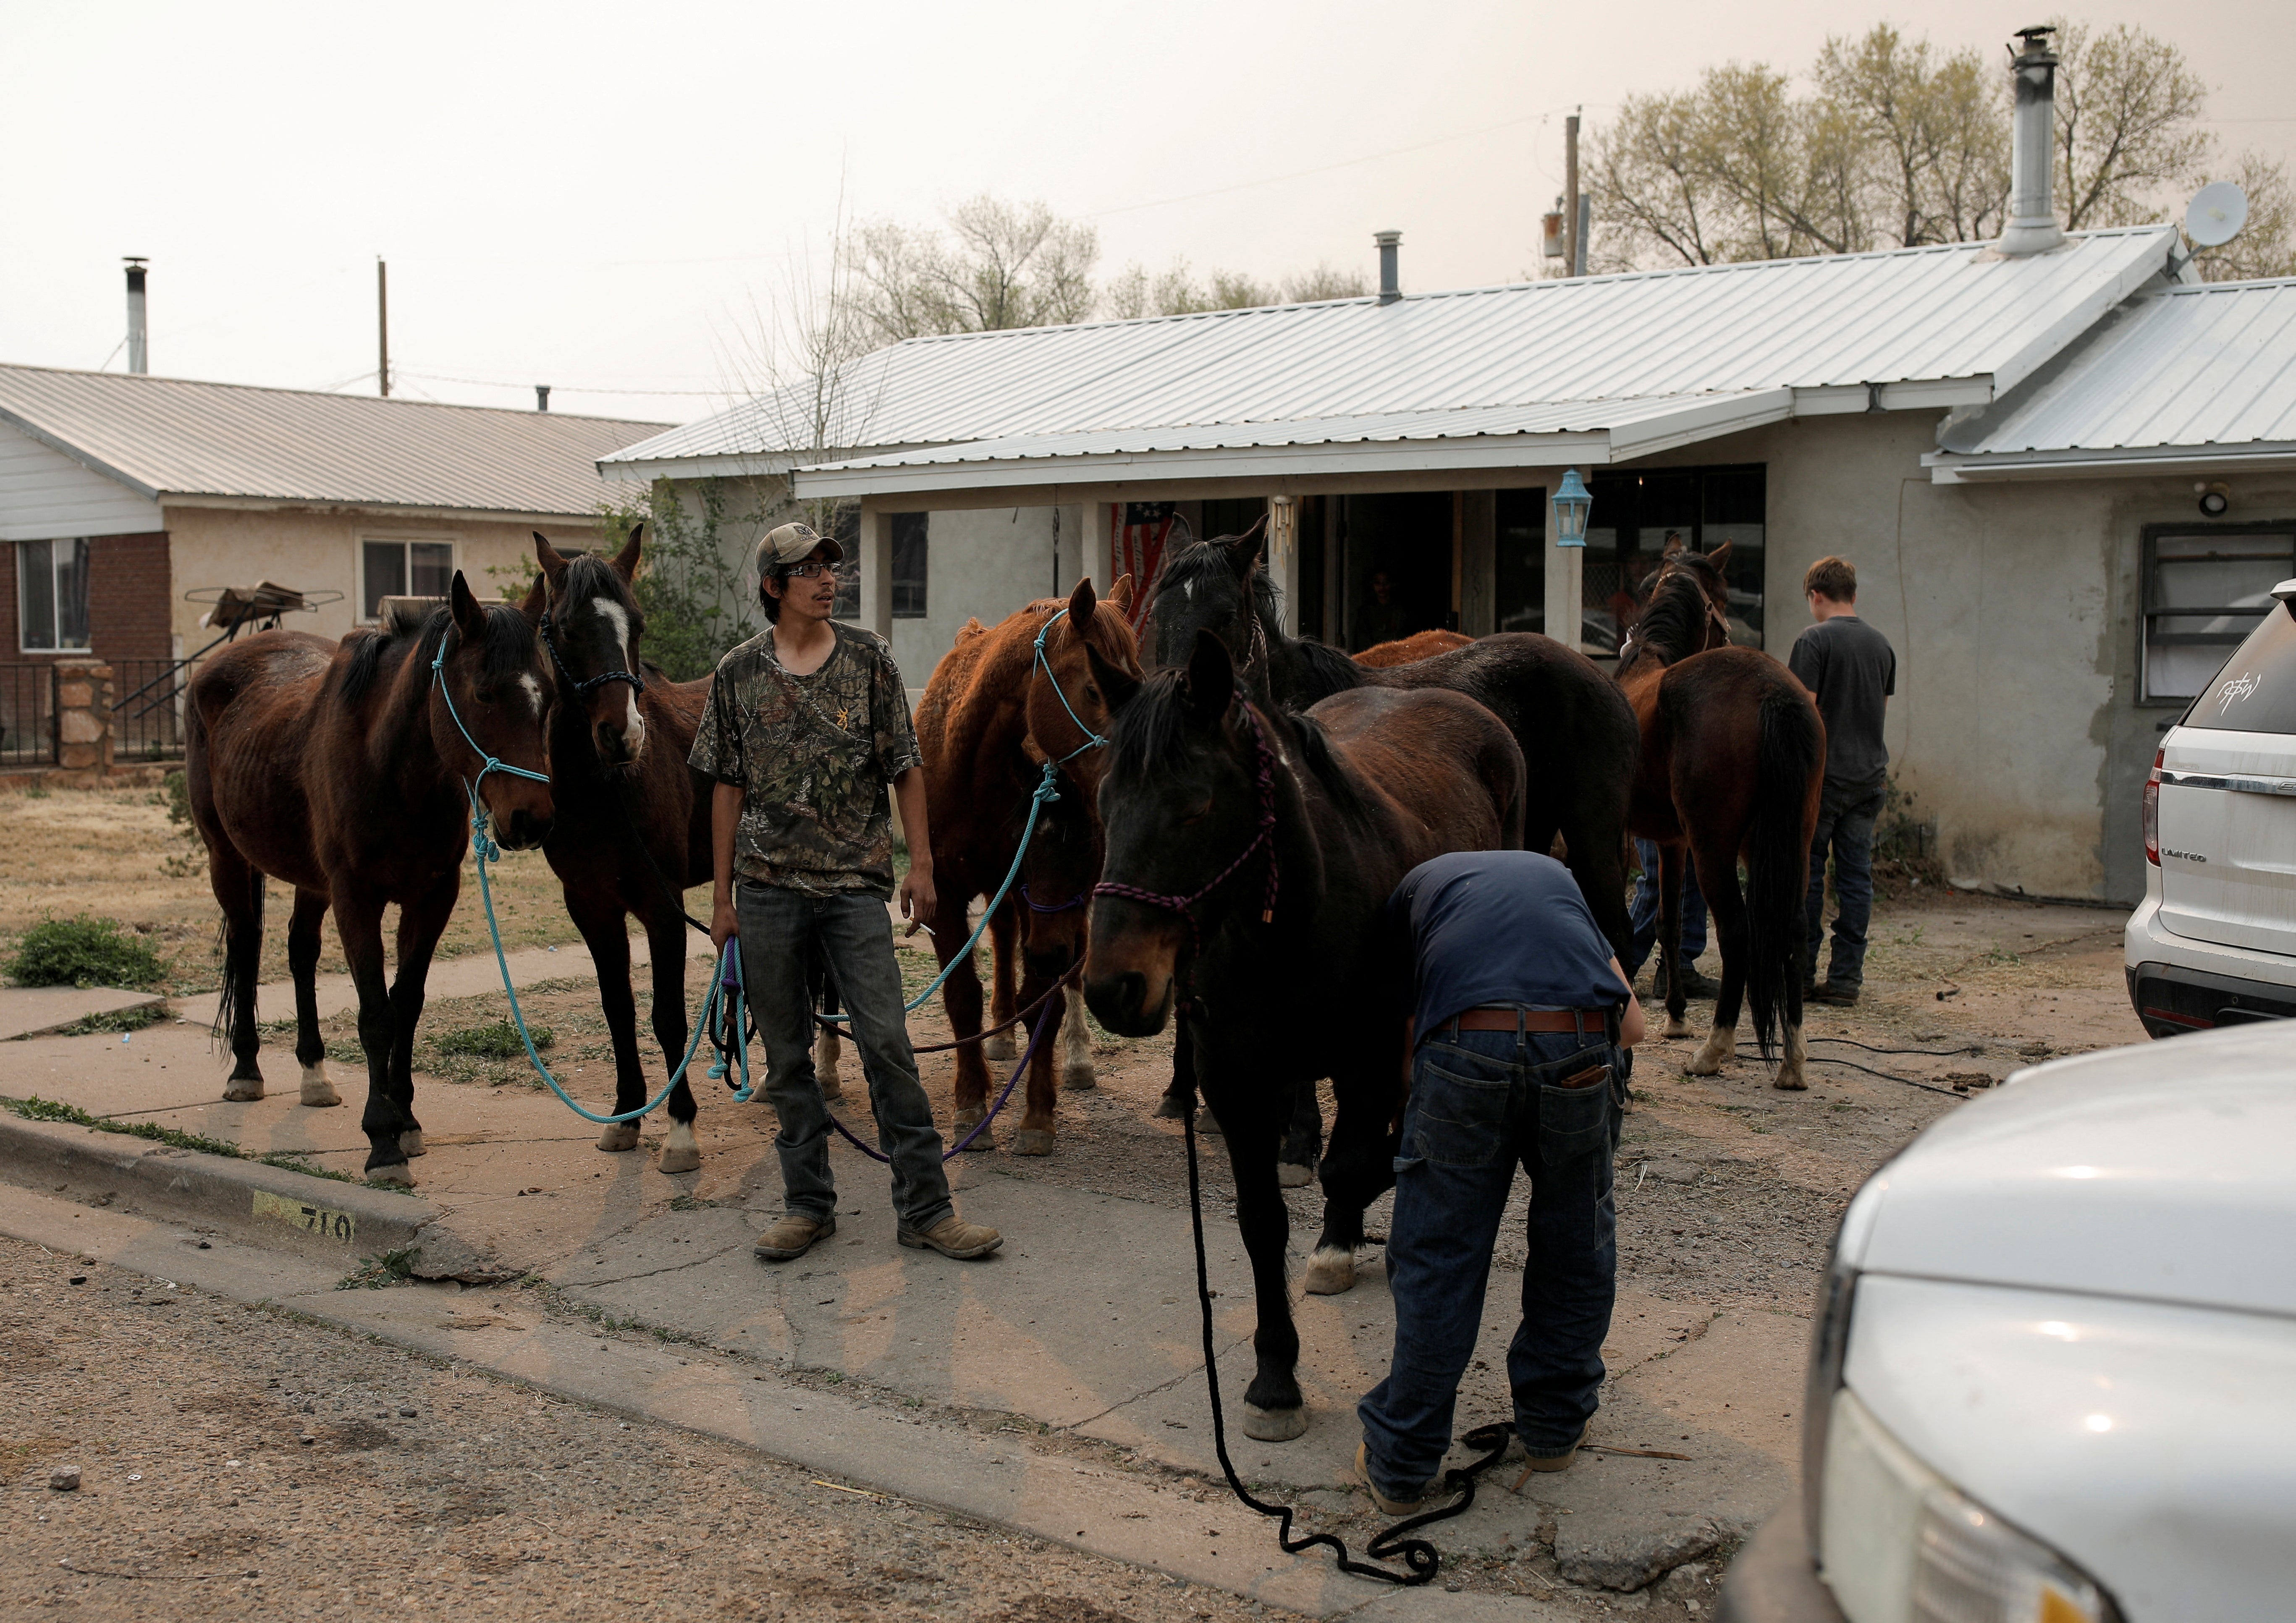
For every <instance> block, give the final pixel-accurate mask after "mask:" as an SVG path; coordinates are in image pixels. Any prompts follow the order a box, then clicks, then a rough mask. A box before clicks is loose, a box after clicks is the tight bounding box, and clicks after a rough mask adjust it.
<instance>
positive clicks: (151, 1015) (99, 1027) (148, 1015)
mask: <svg viewBox="0 0 2296 1623" xmlns="http://www.w3.org/2000/svg"><path fill="white" fill-rule="evenodd" d="M167 1018H168V1011H167V1009H166V1007H165V1006H164V1005H162V1004H152V1003H147V1004H143V1006H142V1007H140V1008H135V1009H114V1010H112V1011H111V1012H109V1013H104V1014H91V1015H89V1016H87V1017H86V1019H85V1020H76V1021H72V1023H71V1024H70V1025H69V1026H66V1027H65V1028H64V1029H62V1030H61V1031H59V1032H58V1033H56V1035H57V1036H58V1037H87V1036H89V1035H91V1034H92V1033H94V1032H98V1031H141V1030H143V1028H144V1027H146V1026H156V1025H158V1024H159V1023H160V1021H163V1020H165V1019H167Z"/></svg>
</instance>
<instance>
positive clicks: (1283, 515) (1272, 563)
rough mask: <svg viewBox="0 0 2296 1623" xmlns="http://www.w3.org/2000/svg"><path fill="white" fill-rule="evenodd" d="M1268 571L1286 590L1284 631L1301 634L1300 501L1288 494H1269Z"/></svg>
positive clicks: (1288, 633) (1283, 591)
mask: <svg viewBox="0 0 2296 1623" xmlns="http://www.w3.org/2000/svg"><path fill="white" fill-rule="evenodd" d="M1267 572H1268V575H1269V576H1270V578H1273V579H1274V580H1275V586H1276V589H1277V590H1278V591H1280V592H1282V593H1283V619H1284V621H1285V624H1284V627H1283V631H1284V634H1285V635H1289V636H1297V635H1300V504H1299V503H1298V502H1296V501H1294V500H1293V499H1292V497H1290V496H1270V497H1268V498H1267Z"/></svg>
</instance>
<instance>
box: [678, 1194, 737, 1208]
mask: <svg viewBox="0 0 2296 1623" xmlns="http://www.w3.org/2000/svg"><path fill="white" fill-rule="evenodd" d="M722 1204H724V1202H722V1201H705V1200H703V1199H702V1198H701V1196H700V1195H693V1194H682V1195H678V1196H676V1198H675V1199H673V1200H672V1201H670V1203H669V1209H670V1210H672V1211H707V1210H708V1209H709V1208H711V1207H713V1206H718V1205H722Z"/></svg>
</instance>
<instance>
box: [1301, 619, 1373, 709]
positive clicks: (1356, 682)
mask: <svg viewBox="0 0 2296 1623" xmlns="http://www.w3.org/2000/svg"><path fill="white" fill-rule="evenodd" d="M1291 643H1292V652H1294V653H1296V654H1297V655H1298V656H1299V658H1300V665H1301V666H1302V667H1304V668H1306V670H1307V673H1308V691H1307V692H1306V693H1302V694H1300V698H1299V701H1298V702H1299V703H1300V704H1302V705H1309V704H1314V703H1315V702H1316V701H1318V700H1321V699H1329V698H1330V697H1331V696H1332V695H1333V693H1346V692H1348V691H1349V689H1350V688H1357V687H1362V686H1364V685H1365V684H1366V683H1368V682H1369V681H1370V677H1369V676H1366V675H1365V672H1366V671H1368V670H1369V669H1370V667H1369V666H1366V665H1359V664H1357V662H1356V661H1355V660H1352V659H1350V658H1349V657H1348V656H1347V655H1346V654H1345V653H1343V652H1341V651H1340V650H1339V649H1336V648H1334V647H1333V646H1332V645H1331V644H1330V643H1319V642H1317V641H1316V639H1315V638H1314V637H1308V636H1303V637H1293V638H1292V639H1291Z"/></svg>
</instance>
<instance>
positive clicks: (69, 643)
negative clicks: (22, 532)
mask: <svg viewBox="0 0 2296 1623" xmlns="http://www.w3.org/2000/svg"><path fill="white" fill-rule="evenodd" d="M16 602H17V646H18V647H20V648H21V649H22V650H23V651H24V652H27V653H61V652H68V651H71V650H75V649H84V648H86V646H87V632H88V625H87V543H86V542H85V541H77V540H75V541H20V542H18V543H17V544H16Z"/></svg>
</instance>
